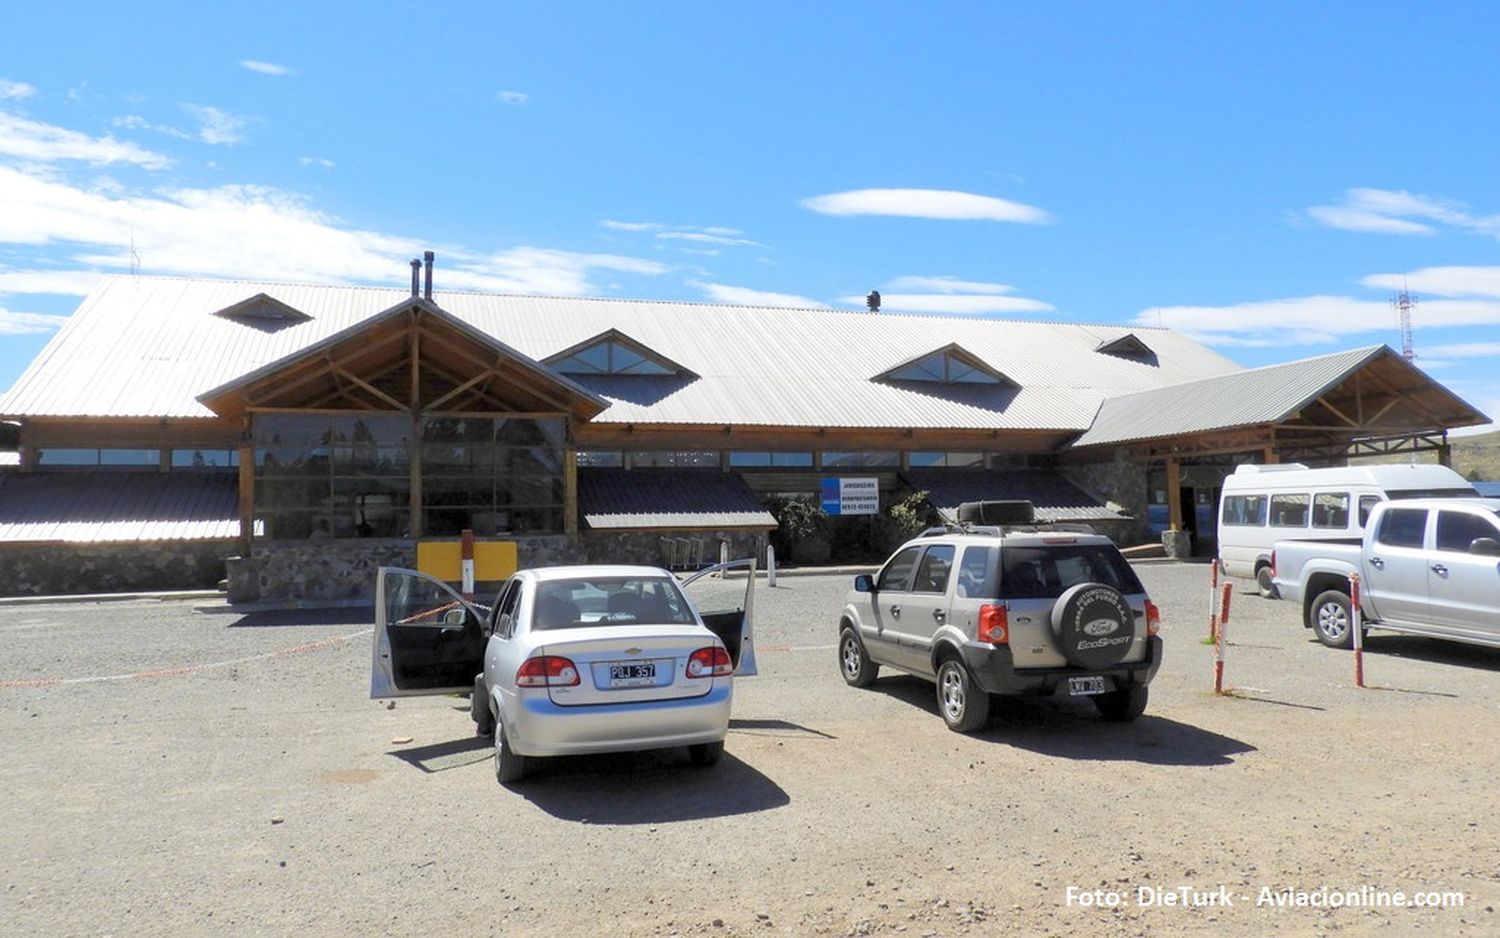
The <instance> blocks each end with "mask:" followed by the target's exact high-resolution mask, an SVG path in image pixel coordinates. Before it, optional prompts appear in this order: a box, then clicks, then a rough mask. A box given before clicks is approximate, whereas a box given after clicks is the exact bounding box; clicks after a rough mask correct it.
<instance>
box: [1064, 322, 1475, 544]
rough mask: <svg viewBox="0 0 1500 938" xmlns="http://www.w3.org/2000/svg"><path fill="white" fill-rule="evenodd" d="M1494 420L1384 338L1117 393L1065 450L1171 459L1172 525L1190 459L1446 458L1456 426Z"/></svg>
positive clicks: (1176, 526) (1179, 515)
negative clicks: (1111, 450) (1124, 451)
mask: <svg viewBox="0 0 1500 938" xmlns="http://www.w3.org/2000/svg"><path fill="white" fill-rule="evenodd" d="M1488 422H1489V417H1487V416H1486V415H1485V414H1483V413H1481V412H1480V411H1479V410H1477V409H1476V408H1474V407H1473V406H1472V405H1471V404H1469V403H1468V402H1467V401H1464V400H1463V399H1462V398H1460V397H1458V396H1457V395H1455V394H1453V393H1452V392H1451V391H1449V390H1448V389H1447V388H1445V387H1443V386H1442V385H1441V384H1439V383H1437V382H1436V381H1434V380H1433V379H1432V378H1430V377H1428V376H1427V375H1426V374H1425V373H1424V372H1423V371H1422V370H1421V369H1419V368H1417V367H1416V366H1414V365H1413V364H1412V363H1411V362H1409V361H1407V360H1406V359H1404V358H1402V357H1401V356H1400V355H1399V354H1397V353H1396V352H1395V351H1394V350H1393V349H1391V348H1390V347H1389V346H1385V345H1377V346H1371V347H1368V348H1362V349H1354V350H1351V351H1348V352H1340V353H1337V354H1334V355H1324V356H1321V357H1318V358H1309V359H1305V360H1303V361H1298V362H1292V363H1290V364H1286V365H1272V366H1269V367H1266V368H1255V369H1251V370H1248V371H1241V372H1235V373H1232V374H1226V375H1219V376H1216V377H1213V378H1205V379H1203V380H1199V381H1191V382H1187V383H1185V384H1178V385H1173V386H1170V387H1165V388H1158V389H1154V390H1150V391H1142V392H1139V393H1136V394H1127V395H1124V396H1122V397H1115V398H1110V399H1108V400H1106V401H1105V402H1104V403H1103V405H1102V406H1100V408H1099V413H1098V415H1097V416H1096V417H1095V418H1094V423H1093V425H1092V426H1091V427H1089V429H1088V430H1087V431H1085V432H1084V433H1083V434H1082V435H1080V436H1079V437H1078V439H1076V440H1075V441H1073V443H1072V444H1071V445H1070V446H1069V447H1068V450H1067V453H1068V454H1078V455H1084V454H1087V453H1090V452H1098V451H1099V448H1102V447H1128V448H1129V450H1130V452H1131V454H1132V455H1133V456H1134V457H1135V458H1136V459H1138V460H1140V461H1142V462H1145V463H1147V464H1148V465H1149V464H1155V465H1162V466H1164V467H1165V469H1166V484H1165V489H1166V506H1165V507H1166V509H1167V511H1168V513H1169V518H1170V522H1169V526H1170V528H1171V529H1172V530H1181V529H1182V527H1183V524H1184V515H1185V512H1184V504H1183V498H1182V497H1181V493H1182V490H1183V477H1182V473H1183V467H1184V465H1185V464H1189V463H1218V462H1225V463H1230V462H1233V461H1235V460H1233V459H1226V458H1225V457H1233V456H1236V455H1239V456H1242V457H1244V456H1248V457H1249V458H1250V461H1254V462H1262V463H1276V462H1292V461H1298V462H1307V463H1309V464H1312V465H1318V464H1322V465H1342V464H1343V463H1344V462H1345V460H1347V459H1348V458H1349V457H1352V456H1364V455H1375V454H1383V453H1414V452H1424V451H1426V452H1436V453H1437V454H1438V458H1439V461H1440V462H1442V463H1443V464H1444V465H1447V464H1448V461H1449V448H1448V442H1447V431H1448V429H1450V428H1455V427H1469V426H1477V425H1480V424H1484V423H1488ZM1198 487H1199V488H1202V486H1198Z"/></svg>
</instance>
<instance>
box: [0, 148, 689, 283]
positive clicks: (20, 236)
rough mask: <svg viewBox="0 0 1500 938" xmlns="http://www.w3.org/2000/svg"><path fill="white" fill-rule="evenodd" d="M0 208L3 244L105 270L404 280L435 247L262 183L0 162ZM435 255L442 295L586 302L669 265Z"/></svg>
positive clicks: (536, 252) (517, 254) (524, 255)
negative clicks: (96, 175)
mask: <svg viewBox="0 0 1500 938" xmlns="http://www.w3.org/2000/svg"><path fill="white" fill-rule="evenodd" d="M0 204H4V205H5V206H6V211H4V212H0V244H7V243H8V244H30V245H53V244H63V245H68V246H69V249H70V250H71V251H72V252H73V253H72V254H71V256H70V258H69V260H71V261H72V262H73V263H75V264H78V265H80V266H87V267H93V268H97V269H104V270H116V271H120V270H128V269H129V268H130V265H131V257H130V247H129V245H130V242H131V240H132V238H133V239H134V242H135V249H136V253H137V254H138V255H139V257H140V259H141V265H142V269H143V270H144V271H145V272H147V273H153V274H179V275H185V276H205V277H244V278H268V279H277V280H305V281H311V282H330V281H332V282H374V283H397V284H400V283H404V282H405V275H406V269H405V259H407V258H411V257H414V256H418V255H420V253H421V252H422V250H423V249H424V248H425V247H429V246H430V245H425V244H423V243H422V242H420V241H418V240H416V239H413V238H406V237H400V236H395V235H388V234H383V233H380V232H374V231H364V230H359V229H353V228H348V227H344V226H342V225H341V224H340V223H339V222H338V221H337V219H333V218H330V217H329V216H327V215H325V214H323V213H321V212H319V211H317V210H315V209H314V208H312V207H311V206H310V205H309V204H308V203H307V202H306V201H305V200H304V199H301V198H299V197H297V196H295V195H292V194H289V193H286V192H283V191H280V190H276V189H271V188H266V187H261V186H235V185H231V186H221V187H219V188H215V189H175V190H161V191H158V192H154V193H149V194H121V193H120V192H118V191H116V190H113V189H111V190H98V189H93V190H91V189H84V188H80V187H78V186H75V185H73V184H71V183H69V182H67V181H64V180H60V179H57V178H51V177H48V176H44V175H39V174H34V173H27V172H24V171H21V170H18V169H15V168H12V167H6V166H3V165H0ZM437 251H438V255H439V259H440V260H439V263H440V265H441V266H440V271H441V273H440V275H439V277H438V286H439V289H474V290H493V291H499V292H521V293H537V294H563V295H582V294H589V293H594V292H597V290H598V288H597V287H596V286H595V284H594V282H593V279H592V276H593V274H594V273H596V272H598V271H612V272H623V273H634V274H641V275H657V274H661V273H665V272H666V271H667V270H668V268H667V267H666V265H663V264H659V263H657V262H655V261H649V260H642V259H638V258H632V257H624V256H620V255H613V254H586V253H575V252H569V251H559V250H549V249H544V248H536V247H520V248H515V249H512V250H506V251H497V252H492V253H479V252H474V251H468V250H464V249H462V248H455V247H445V246H438V247H437ZM26 276H33V277H39V275H37V274H35V273H32V274H22V273H20V272H17V273H16V274H15V277H16V278H17V280H16V282H15V283H13V284H11V286H12V288H15V287H17V286H18V285H20V284H24V283H25V282H26V281H25V279H24V278H25V277H26ZM60 283H61V281H59V284H60ZM33 285H36V283H35V282H33Z"/></svg>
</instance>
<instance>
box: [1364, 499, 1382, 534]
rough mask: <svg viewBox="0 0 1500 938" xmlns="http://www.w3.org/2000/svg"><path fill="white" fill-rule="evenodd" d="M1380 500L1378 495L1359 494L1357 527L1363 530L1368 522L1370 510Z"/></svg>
mask: <svg viewBox="0 0 1500 938" xmlns="http://www.w3.org/2000/svg"><path fill="white" fill-rule="evenodd" d="M1381 501H1382V499H1381V497H1380V496H1379V495H1361V496H1360V497H1359V527H1360V530H1364V527H1365V525H1367V524H1369V523H1370V512H1371V511H1373V510H1374V509H1375V506H1376V505H1378V504H1380V502H1381Z"/></svg>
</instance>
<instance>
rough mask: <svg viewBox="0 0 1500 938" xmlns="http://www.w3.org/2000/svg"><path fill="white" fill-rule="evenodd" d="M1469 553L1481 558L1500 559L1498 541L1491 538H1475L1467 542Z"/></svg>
mask: <svg viewBox="0 0 1500 938" xmlns="http://www.w3.org/2000/svg"><path fill="white" fill-rule="evenodd" d="M1469 553H1471V554H1479V555H1480V556H1481V557H1500V541H1497V540H1495V539H1494V538H1493V537H1476V538H1474V540H1472V541H1470V542H1469Z"/></svg>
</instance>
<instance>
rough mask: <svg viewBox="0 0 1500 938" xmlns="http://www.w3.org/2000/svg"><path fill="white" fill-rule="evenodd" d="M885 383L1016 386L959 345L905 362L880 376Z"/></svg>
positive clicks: (878, 377) (879, 378) (877, 377)
mask: <svg viewBox="0 0 1500 938" xmlns="http://www.w3.org/2000/svg"><path fill="white" fill-rule="evenodd" d="M875 377H876V379H878V380H881V381H925V382H930V383H936V384H1003V385H1010V386H1015V382H1014V381H1012V380H1010V379H1009V378H1007V377H1006V376H1005V375H1004V374H1002V373H1000V372H999V371H996V370H995V369H993V368H991V367H990V366H989V365H986V364H985V363H984V362H982V361H980V360H979V357H978V356H977V355H974V354H973V353H971V352H967V351H965V350H964V349H963V348H962V347H960V346H958V345H949V346H947V347H945V348H940V349H938V350H937V351H935V352H928V353H927V354H926V355H923V356H921V357H920V358H914V359H912V360H910V361H907V362H902V363H901V364H899V365H897V366H896V367H895V368H892V369H891V370H890V371H887V372H884V373H882V374H879V375H876V376H875Z"/></svg>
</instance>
